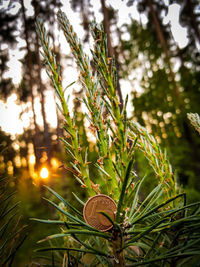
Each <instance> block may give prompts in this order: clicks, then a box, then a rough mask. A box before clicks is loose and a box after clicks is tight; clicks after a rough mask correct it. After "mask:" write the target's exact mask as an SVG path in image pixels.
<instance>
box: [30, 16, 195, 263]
mask: <svg viewBox="0 0 200 267" xmlns="http://www.w3.org/2000/svg"><path fill="white" fill-rule="evenodd" d="M58 21H59V24H60V27H61V28H62V30H63V32H64V35H65V37H66V39H67V41H68V43H69V45H70V48H71V51H72V54H73V56H74V58H75V60H76V63H77V65H78V67H79V70H80V76H79V82H80V84H81V86H82V88H83V90H84V96H83V98H81V99H80V101H81V102H82V103H83V104H84V105H85V106H86V108H87V113H86V114H85V117H86V118H87V120H88V121H89V123H90V127H89V129H87V130H88V131H89V130H90V132H91V133H92V134H93V135H94V137H95V140H96V142H95V144H94V147H95V150H96V151H97V154H98V158H97V161H96V162H95V161H94V160H93V161H92V162H90V161H89V160H88V153H87V151H88V149H87V148H86V147H82V146H81V145H82V144H83V143H80V138H79V131H80V129H79V128H78V127H77V121H76V112H75V115H74V116H72V115H70V112H69V109H68V105H67V102H66V100H65V95H64V89H63V85H62V79H61V76H60V67H59V65H58V63H57V62H56V57H55V54H54V53H53V51H52V46H51V45H50V40H49V37H48V36H47V33H46V30H45V28H44V25H43V23H42V22H41V21H39V20H38V21H37V32H38V36H39V38H40V41H41V44H42V48H43V52H42V54H43V56H44V59H45V62H46V65H47V66H48V75H49V77H50V78H51V80H52V82H53V84H54V87H55V90H56V93H57V96H58V99H59V100H60V104H61V106H60V108H59V109H60V111H61V112H62V115H63V118H64V130H65V131H66V137H65V138H64V139H62V141H63V143H64V146H65V148H66V152H67V153H68V154H69V155H70V157H71V162H70V168H71V170H72V173H73V174H74V177H75V178H76V179H77V180H78V182H79V183H80V184H81V187H82V188H84V190H85V192H86V194H87V196H88V197H89V196H93V195H95V194H99V193H103V194H106V195H109V196H110V197H112V198H113V199H114V200H115V202H116V203H117V212H116V216H115V220H114V221H112V220H111V219H110V218H109V216H108V214H106V213H105V212H102V214H103V215H104V216H105V217H107V218H108V219H109V220H110V221H111V222H112V224H113V228H112V229H111V230H110V231H107V232H101V231H99V230H97V229H95V228H93V227H92V226H90V225H88V224H87V223H86V222H85V221H84V220H83V215H82V212H83V211H82V208H83V205H84V203H83V201H82V200H80V199H79V197H78V196H77V195H76V194H75V195H74V196H75V199H76V200H77V205H76V206H74V205H72V204H71V203H69V202H68V201H66V200H65V199H64V198H63V197H62V196H60V195H59V194H58V193H56V192H55V191H54V190H53V189H51V188H49V187H47V189H48V190H49V191H50V192H51V194H52V195H53V196H54V197H56V198H57V199H58V203H56V201H52V200H51V199H46V201H47V202H48V203H49V204H50V205H51V206H53V207H54V208H56V209H57V210H58V214H59V218H58V219H57V220H46V219H45V220H41V219H34V220H36V221H38V222H42V223H46V224H48V225H56V224H57V225H59V226H60V230H61V232H59V233H56V234H53V235H50V236H48V237H46V238H45V239H43V240H41V241H40V242H43V241H45V242H46V241H49V242H50V245H51V244H52V243H51V242H52V241H53V240H59V241H58V245H53V246H49V247H46V248H41V249H39V250H38V251H41V252H45V251H55V252H56V254H54V255H55V259H56V260H57V261H58V262H59V264H61V262H62V263H63V264H68V266H77V265H78V264H81V266H141V265H146V266H147V265H149V266H152V264H154V266H171V265H175V264H177V266H179V265H182V264H183V263H184V262H186V261H187V263H188V262H190V261H191V260H193V259H194V258H195V257H197V255H198V254H199V252H200V251H199V247H200V239H199V231H198V229H199V223H200V219H199V211H200V209H199V205H200V203H193V204H189V205H187V203H186V196H185V193H179V192H178V189H177V188H175V180H174V174H173V172H172V168H171V165H170V163H169V161H168V159H167V156H166V153H163V152H162V151H161V149H160V147H159V144H158V142H157V141H156V140H155V138H154V137H153V136H151V135H149V134H148V132H147V131H146V129H145V128H143V127H141V126H140V125H139V124H137V123H135V122H131V121H129V120H128V119H127V112H126V104H127V100H128V97H127V98H126V100H125V103H124V108H123V110H122V112H121V113H120V109H119V101H118V98H117V74H116V67H115V61H114V58H113V59H110V58H108V57H107V45H106V43H107V42H106V36H105V34H104V31H103V28H102V26H99V25H97V24H96V23H95V22H94V23H93V24H92V25H91V33H92V36H93V39H94V48H93V49H91V54H92V64H91V60H90V59H89V57H88V56H87V55H86V54H85V53H84V52H83V48H82V44H81V42H80V40H79V39H78V37H77V35H76V33H75V32H74V31H73V27H72V25H71V24H70V22H69V20H68V19H67V17H66V15H65V14H64V13H63V12H61V11H59V12H58ZM136 149H139V150H140V151H142V152H143V153H144V155H145V157H146V158H147V160H148V162H149V164H150V165H151V167H152V168H153V171H154V175H155V177H156V182H157V186H156V187H155V188H154V189H153V190H152V191H151V192H150V193H149V194H146V195H145V194H142V196H143V197H142V198H141V192H142V189H143V182H144V180H145V177H143V178H142V179H138V177H137V176H136V174H135V172H134V169H133V167H134V157H135V150H136ZM89 165H92V166H95V167H96V172H97V173H98V174H99V175H97V176H92V175H91V172H90V169H89ZM99 176H100V177H99ZM96 177H98V178H96ZM65 252H66V254H63V253H65ZM61 257H63V260H61ZM157 264H159V265H157ZM52 266H54V264H52Z"/></svg>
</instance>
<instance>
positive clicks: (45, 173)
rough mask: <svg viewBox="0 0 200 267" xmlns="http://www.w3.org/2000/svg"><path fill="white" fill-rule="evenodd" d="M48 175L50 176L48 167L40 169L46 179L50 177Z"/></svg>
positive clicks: (41, 174) (41, 175) (42, 176)
mask: <svg viewBox="0 0 200 267" xmlns="http://www.w3.org/2000/svg"><path fill="white" fill-rule="evenodd" d="M48 176H49V171H48V169H47V168H46V167H44V168H42V169H41V171H40V177H41V178H42V179H46V178H48Z"/></svg>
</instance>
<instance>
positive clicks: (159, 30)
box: [147, 0, 183, 108]
mask: <svg viewBox="0 0 200 267" xmlns="http://www.w3.org/2000/svg"><path fill="white" fill-rule="evenodd" d="M147 3H148V5H149V8H150V12H151V15H152V19H153V22H154V26H155V29H156V33H157V37H158V40H159V41H160V44H161V46H162V48H163V52H164V54H165V61H166V64H167V67H168V68H169V74H170V77H171V81H172V83H173V88H174V95H175V96H176V97H177V99H178V102H179V103H178V104H179V107H180V108H183V100H182V97H181V94H180V91H179V88H178V86H177V84H176V81H175V74H174V72H173V70H172V66H171V62H170V52H169V49H168V45H167V41H166V40H165V37H164V34H163V31H162V27H161V24H160V21H159V18H158V16H157V14H156V12H155V9H154V6H153V0H147Z"/></svg>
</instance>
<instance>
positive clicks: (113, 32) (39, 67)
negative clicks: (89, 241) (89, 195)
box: [0, 0, 200, 266]
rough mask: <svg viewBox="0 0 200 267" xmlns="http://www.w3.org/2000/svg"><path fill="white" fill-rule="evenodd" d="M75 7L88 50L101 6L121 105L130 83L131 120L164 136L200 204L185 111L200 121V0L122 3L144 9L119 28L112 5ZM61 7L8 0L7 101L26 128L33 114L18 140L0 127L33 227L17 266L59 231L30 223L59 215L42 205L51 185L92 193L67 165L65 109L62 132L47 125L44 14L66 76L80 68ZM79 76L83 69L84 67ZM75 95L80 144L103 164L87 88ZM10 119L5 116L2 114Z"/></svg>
mask: <svg viewBox="0 0 200 267" xmlns="http://www.w3.org/2000/svg"><path fill="white" fill-rule="evenodd" d="M5 2H6V1H5ZM8 2H9V1H8ZM68 2H69V3H70V6H71V9H72V10H73V12H74V13H75V14H76V15H77V16H78V17H79V18H80V22H81V26H82V27H83V29H84V33H83V34H82V39H83V41H84V43H85V46H86V47H87V44H88V43H89V42H90V35H89V25H90V22H91V21H93V20H94V19H95V12H94V9H95V8H97V7H96V6H95V5H97V6H98V12H99V16H100V18H101V20H102V22H103V25H104V29H105V32H106V34H107V40H108V54H109V57H112V56H115V59H116V64H117V69H118V76H119V82H118V95H119V101H120V103H121V106H122V103H123V101H122V99H123V98H124V96H125V95H126V93H127V91H126V86H127V84H129V86H131V106H132V108H131V110H132V111H131V112H130V114H129V118H130V120H135V121H138V122H139V123H141V124H142V125H144V126H145V127H147V130H148V131H149V133H152V134H153V135H154V136H155V137H156V138H157V140H158V141H159V143H160V144H161V146H162V147H163V148H165V149H166V151H167V153H168V155H169V159H170V162H171V163H172V166H173V168H174V170H175V173H176V178H177V183H178V184H179V186H183V187H184V188H185V190H186V191H187V192H188V197H189V201H190V202H194V201H196V200H199V199H200V183H199V179H200V138H199V136H198V134H197V133H196V132H195V130H194V129H193V128H192V126H191V125H190V123H189V121H188V119H187V115H186V114H187V113H188V112H193V113H199V114H200V105H199V102H200V53H199V49H200V10H199V5H200V2H199V1H198V0H181V1H179V0H169V1H160V0H129V1H122V3H123V4H124V5H126V6H127V7H128V8H130V10H132V9H131V8H133V7H135V9H136V10H137V12H138V18H137V19H134V16H131V14H130V16H129V20H128V21H129V22H128V23H127V22H124V23H123V24H122V25H120V26H119V23H118V21H119V10H117V9H115V8H113V6H112V5H111V3H110V2H111V1H105V0H98V1H90V0H72V1H68ZM97 2H98V4H97ZM116 2H121V0H116ZM3 3H4V1H3ZM95 3H96V4H95ZM119 6H121V5H119ZM173 6H176V7H178V10H179V13H177V14H175V13H174V16H175V15H176V16H175V18H176V20H177V21H178V22H179V26H180V25H181V26H182V27H184V29H185V30H186V32H187V38H188V42H187V44H185V45H184V46H183V47H181V46H180V45H179V44H178V43H177V42H176V41H175V39H174V35H173V34H172V26H173V25H172V22H171V23H170V22H166V17H167V14H169V13H168V12H169V10H170V8H171V7H173ZM14 7H17V8H14ZM13 9H15V12H13ZM30 9H31V12H29V11H30ZM59 9H61V10H62V9H64V7H63V2H62V1H61V0H40V1H39V0H32V1H31V0H14V1H10V2H9V5H8V6H7V7H4V6H2V3H0V99H1V101H2V102H3V103H4V104H5V105H6V103H7V100H8V98H9V97H10V96H13V95H14V96H15V99H16V100H15V102H16V105H18V106H19V107H20V108H21V112H20V117H19V122H18V123H19V124H22V121H23V118H24V117H25V116H26V114H31V116H30V120H29V123H28V126H26V127H25V126H24V128H23V133H22V134H20V135H19V134H16V135H15V136H13V135H11V133H8V132H4V131H3V130H2V129H1V128H0V144H1V147H0V148H1V150H3V149H5V151H4V152H3V153H2V154H0V175H1V177H9V179H11V180H10V181H11V182H10V183H9V187H10V188H11V189H13V190H16V191H17V193H16V194H15V197H14V200H13V201H14V202H16V201H21V204H20V205H19V207H18V209H19V210H20V214H23V217H22V218H21V221H22V222H21V223H22V224H28V227H27V228H28V233H29V234H28V239H27V240H26V241H25V243H24V244H23V245H22V247H21V248H20V250H19V253H18V255H17V256H16V257H17V261H18V263H19V265H16V266H26V264H28V263H30V262H34V259H33V255H32V250H33V249H34V248H35V247H36V242H37V240H39V239H40V238H41V232H46V234H48V231H50V230H51V229H48V228H45V227H44V226H42V227H43V228H41V225H40V226H38V224H36V223H32V222H29V218H30V217H40V218H45V216H46V215H47V214H49V216H53V211H52V210H51V209H49V207H47V206H46V204H45V203H44V202H43V200H42V197H43V196H44V195H45V194H47V192H44V189H43V187H42V185H43V184H48V185H50V186H53V188H54V190H57V191H58V192H60V193H61V194H62V196H66V195H68V199H69V198H70V196H71V192H72V191H74V192H75V191H76V192H78V195H80V194H82V195H83V191H82V189H81V188H80V186H79V185H77V184H76V182H75V181H74V180H73V179H72V174H71V172H70V170H69V168H67V167H66V165H67V162H68V161H69V156H66V155H65V153H64V150H63V148H62V144H61V141H60V138H62V136H63V131H62V126H63V125H62V117H61V115H60V113H59V110H58V109H56V108H55V111H54V112H55V114H56V117H57V126H56V127H52V125H51V124H50V122H49V121H48V120H47V114H48V112H49V110H48V109H47V101H48V94H49V92H50V94H51V96H52V97H53V98H54V99H56V98H55V96H54V91H53V88H52V85H51V84H50V80H49V79H47V77H46V76H45V73H44V70H43V64H44V62H43V60H42V57H41V55H40V44H39V40H38V37H37V35H36V30H35V21H36V18H37V17H38V16H39V17H40V18H41V19H42V20H43V21H45V22H48V25H50V27H49V28H48V30H49V33H50V36H51V38H52V39H53V41H54V47H53V49H54V51H55V53H56V55H57V59H58V61H59V60H61V59H62V60H61V73H62V75H63V76H65V75H67V74H66V73H67V72H68V69H69V70H71V68H73V67H74V65H73V63H72V54H71V53H70V50H69V52H68V53H66V51H68V50H67V49H66V51H63V49H61V45H60V44H59V41H58V40H60V39H61V38H60V37H59V35H58V24H57V22H56V13H57V11H58V10H59ZM72 10H71V11H70V12H72ZM63 11H66V10H63ZM172 16H173V14H172ZM127 17H128V14H127ZM72 24H73V21H72ZM178 34H179V32H178V33H177V35H178ZM62 45H63V44H62ZM13 49H18V50H19V51H21V52H23V57H22V58H21V59H20V62H21V64H22V75H21V80H20V83H19V84H17V85H16V84H14V83H13V81H12V77H8V75H7V72H8V71H9V61H10V53H11V51H13ZM74 71H75V72H76V69H75V70H74ZM68 76H70V74H68ZM68 79H70V77H68ZM73 81H74V80H70V82H73ZM75 89H76V90H74V91H73V95H74V97H73V106H74V109H75V110H76V111H78V113H77V117H76V119H77V122H78V124H79V127H80V129H82V131H81V133H82V135H81V136H80V139H81V142H82V143H83V144H84V145H85V144H87V145H88V147H89V152H90V157H91V158H95V157H96V152H95V151H93V144H92V139H91V138H90V136H89V134H88V133H87V129H86V125H85V121H84V117H85V115H84V111H83V110H82V109H81V106H80V104H79V102H77V101H76V98H77V97H81V95H82V90H81V88H79V87H77V88H75ZM66 95H67V93H66ZM55 101H56V100H55ZM70 101H72V98H71V99H70ZM36 102H37V105H36ZM53 108H54V107H52V110H53ZM52 110H51V112H52ZM0 112H1V111H0ZM38 114H39V115H38ZM10 116H12V114H10ZM37 117H40V118H41V121H42V124H39V123H38V118H37ZM1 119H3V118H2V117H1V115H0V120H1ZM8 120H9V118H8ZM136 158H137V160H136V164H135V168H136V170H137V172H138V173H139V175H141V176H142V175H144V174H147V175H148V181H149V182H147V186H148V187H149V186H153V183H152V182H151V175H152V173H151V172H152V171H151V168H150V167H148V164H147V163H145V162H146V161H145V158H144V156H143V155H141V154H139V153H138V154H137V157H136ZM42 168H46V170H48V172H49V173H48V174H46V176H48V177H47V178H46V179H43V178H45V177H42V176H43V174H42V173H41V170H42ZM91 172H92V169H91ZM83 197H84V195H83ZM41 203H42V204H41ZM24 253H26V254H25V255H26V258H25V257H24Z"/></svg>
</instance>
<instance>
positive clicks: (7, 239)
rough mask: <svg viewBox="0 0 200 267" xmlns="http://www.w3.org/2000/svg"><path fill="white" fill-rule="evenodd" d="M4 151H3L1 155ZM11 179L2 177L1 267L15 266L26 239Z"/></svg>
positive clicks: (0, 195)
mask: <svg viewBox="0 0 200 267" xmlns="http://www.w3.org/2000/svg"><path fill="white" fill-rule="evenodd" d="M3 151H4V150H1V152H0V155H1V154H2V153H3ZM10 183H11V181H10V179H9V178H8V177H4V176H3V177H2V176H1V177H0V207H1V210H0V266H5V267H7V266H9V267H10V266H14V265H13V264H14V263H16V262H15V256H16V253H17V252H18V250H19V248H20V247H21V245H22V244H23V242H24V241H25V239H26V234H25V233H24V228H25V225H22V224H21V217H19V216H18V204H19V202H16V201H15V199H14V195H15V193H16V192H14V191H13V190H11V189H10V186H9V185H10Z"/></svg>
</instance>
